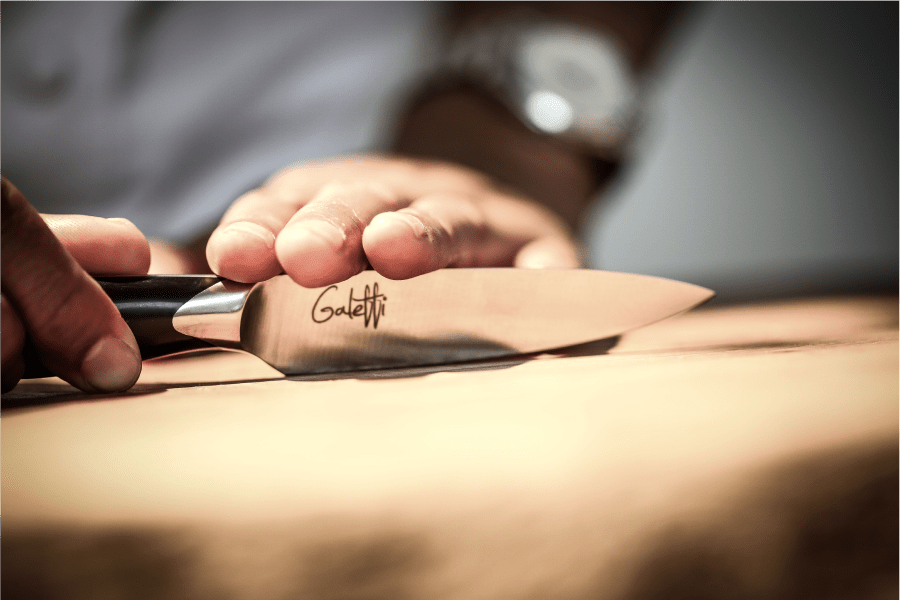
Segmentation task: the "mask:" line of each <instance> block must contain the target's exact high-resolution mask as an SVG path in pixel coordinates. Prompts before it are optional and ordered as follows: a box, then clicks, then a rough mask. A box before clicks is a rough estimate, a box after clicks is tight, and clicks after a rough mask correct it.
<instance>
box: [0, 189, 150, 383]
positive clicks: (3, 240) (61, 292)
mask: <svg viewBox="0 0 900 600" xmlns="http://www.w3.org/2000/svg"><path fill="white" fill-rule="evenodd" d="M0 225H2V231H0V272H2V277H3V279H2V288H3V295H4V296H5V297H6V298H7V299H8V300H9V302H10V304H12V306H13V308H14V310H15V311H16V312H17V314H18V316H19V318H20V319H21V321H22V324H23V325H24V328H25V333H26V335H27V336H28V337H29V338H30V340H31V343H32V344H33V345H34V347H35V348H36V349H37V351H38V352H39V354H40V358H41V360H42V362H43V363H44V365H45V366H46V367H47V368H49V369H50V370H51V371H52V372H53V373H55V374H56V375H59V376H60V377H61V378H63V379H65V380H66V381H68V382H69V383H71V384H73V385H75V386H77V387H78V388H81V389H82V390H85V391H91V392H94V391H97V392H109V391H118V390H124V389H127V388H129V387H131V386H132V385H134V382H135V381H136V380H137V378H138V375H140V371H141V358H140V352H139V351H138V347H137V343H136V342H135V339H134V336H133V335H132V333H131V330H130V329H129V328H128V325H126V323H125V321H124V320H122V317H121V316H120V315H119V312H118V310H117V309H116V307H115V305H114V304H113V303H112V300H110V299H109V297H108V296H107V295H106V294H104V293H103V291H102V290H101V289H100V286H99V285H98V284H97V282H96V281H94V280H93V279H92V278H91V277H90V276H89V275H88V274H87V273H86V272H85V271H84V269H82V268H81V266H79V264H78V263H77V262H76V261H75V259H74V258H72V256H71V255H70V254H69V253H68V252H67V251H66V250H65V248H63V246H62V244H61V243H60V241H59V240H58V239H57V238H56V236H54V235H53V233H52V232H51V231H50V229H49V228H48V227H47V225H46V224H45V223H44V221H43V220H42V219H41V217H40V215H38V213H37V212H36V211H35V210H34V208H32V207H31V205H30V204H28V202H27V201H26V200H25V197H24V196H23V195H22V194H21V193H20V192H19V190H17V189H16V188H15V186H13V185H12V184H11V183H10V182H9V181H8V180H7V179H6V178H2V221H0Z"/></svg>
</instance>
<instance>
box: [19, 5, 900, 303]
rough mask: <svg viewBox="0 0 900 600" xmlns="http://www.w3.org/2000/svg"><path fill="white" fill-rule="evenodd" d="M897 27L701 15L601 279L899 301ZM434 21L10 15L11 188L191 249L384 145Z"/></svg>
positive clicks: (270, 12) (621, 190)
mask: <svg viewBox="0 0 900 600" xmlns="http://www.w3.org/2000/svg"><path fill="white" fill-rule="evenodd" d="M897 6H898V5H897V4H896V3H827V4H819V3H714V4H713V3H710V4H699V5H695V6H694V7H693V8H691V9H690V10H688V11H686V13H687V14H686V15H685V16H684V18H683V20H682V21H681V22H680V24H679V25H678V27H677V28H676V31H674V32H673V35H672V36H671V38H670V44H669V51H668V52H664V53H663V60H661V61H660V63H659V64H658V65H657V72H658V77H657V78H655V79H654V82H653V85H652V87H651V89H650V93H649V104H648V106H647V110H646V114H647V122H646V124H645V127H644V131H643V135H642V136H641V139H640V143H639V145H638V148H639V152H638V153H637V159H636V161H634V162H633V163H632V164H630V165H629V166H628V168H627V169H626V170H625V172H624V173H623V174H622V176H621V177H620V178H619V179H617V180H616V182H615V183H614V184H613V187H612V189H610V190H608V193H607V194H605V195H604V197H603V200H602V201H600V202H597V203H596V206H594V207H593V211H592V213H591V215H590V218H589V219H588V221H587V225H586V227H585V231H584V234H585V236H586V238H587V239H588V242H589V253H590V259H591V265H592V266H594V267H597V268H604V269H610V270H618V271H627V272H634V273H643V274H649V275H658V276H663V277H670V278H675V279H682V280H686V281H691V282H695V283H698V284H701V285H705V286H708V287H711V288H713V289H715V290H716V291H717V292H718V294H719V300H720V301H721V300H728V299H752V298H763V297H770V296H773V295H795V294H821V293H831V292H846V291H851V292H852V291H862V292H870V291H892V292H896V289H897V276H898V238H897V235H898V233H897V232H898V170H897V169H898V105H897V97H898V91H897V90H898V80H897V73H898V63H897V47H898V34H897V31H898V30H897V16H898V8H897ZM442 8H446V5H442V4H440V3H386V4H378V3H360V4H357V3H348V4H345V5H342V6H339V7H335V6H332V5H329V3H324V4H319V3H308V4H304V5H303V6H298V5H290V3H273V4H269V5H266V10H265V11H261V10H259V7H258V6H255V5H253V4H252V3H250V4H243V3H229V5H228V9H227V10H223V7H214V6H213V7H209V6H205V5H196V4H195V5H190V4H188V5H166V6H163V5H155V4H143V5H139V6H138V7H137V8H135V5H132V4H130V3H98V4H94V3H72V4H69V3H51V4H38V5H35V4H30V3H12V4H9V5H4V37H3V57H4V58H3V69H2V74H3V85H2V91H3V98H2V102H3V106H4V115H5V116H6V117H7V118H6V119H4V122H3V157H4V160H3V170H4V175H6V176H7V177H8V178H9V179H11V180H12V181H13V182H14V183H16V185H17V186H19V188H20V189H22V191H23V192H24V193H25V195H26V197H28V198H29V199H30V200H31V201H32V203H34V204H35V206H36V207H37V208H38V209H39V210H42V211H43V212H50V213H54V212H57V213H67V212H87V213H88V214H97V215H100V216H125V217H127V218H129V219H131V220H132V221H134V222H135V223H136V224H137V225H138V226H139V227H140V228H141V229H142V230H143V231H144V232H145V233H147V234H148V235H150V236H155V237H160V238H164V239H169V240H174V241H186V240H190V239H193V237H195V236H197V235H198V233H200V231H201V230H203V229H204V228H209V227H211V226H212V225H213V224H214V223H216V222H217V221H218V219H219V217H220V216H221V214H222V212H223V211H224V210H225V208H227V206H228V205H229V204H230V203H231V201H232V200H233V199H234V198H236V197H237V196H238V195H240V194H241V193H242V192H243V191H245V190H247V189H250V188H252V187H254V186H256V185H259V184H260V183H261V182H262V181H264V180H265V178H267V177H268V176H269V175H271V174H272V173H273V172H275V171H276V170H278V169H281V168H282V167H284V166H285V165H287V164H290V163H292V162H294V161H296V160H298V159H299V160H315V159H321V158H331V157H334V156H340V155H342V154H346V153H348V152H357V151H360V150H364V149H371V148H372V147H373V143H374V145H375V146H374V147H376V148H377V147H379V145H383V144H384V139H383V138H384V137H385V135H386V134H387V131H386V127H385V124H386V123H388V122H389V121H390V117H391V115H390V113H391V110H392V109H393V108H396V104H397V98H398V94H399V93H400V92H399V91H400V90H403V89H404V86H406V85H408V84H409V81H410V80H415V77H416V75H417V73H418V70H419V69H423V68H424V67H425V65H424V64H420V63H423V62H425V61H423V60H422V55H424V54H428V50H429V49H431V51H432V52H433V51H434V47H435V43H434V40H435V38H434V35H433V30H432V28H433V27H434V25H435V19H436V17H437V16H438V15H437V13H438V12H439V11H440V10H441V9H442ZM210 21H215V26H214V27H212V26H208V25H209V23H210ZM202 24H206V25H202ZM201 26H208V27H207V29H208V30H209V31H206V32H204V35H205V37H204V43H203V44H202V47H201V48H198V47H197V40H198V36H197V35H196V28H197V27H201ZM254 31H267V32H268V34H269V36H270V42H269V43H267V44H260V43H259V42H258V39H257V37H256V36H255V34H254V33H253V32H254ZM129 36H130V37H129ZM206 38H209V39H206ZM122 39H129V40H131V42H130V45H129V46H128V48H130V50H129V53H123V52H122V50H121V48H122ZM326 47H327V48H328V50H327V51H328V52H330V53H331V54H329V56H330V58H331V59H332V60H331V62H329V61H323V60H322V56H323V53H324V52H326V50H325V49H324V48H326ZM361 57H362V58H361ZM254 61H255V62H254ZM259 65H266V68H262V67H260V66H259ZM334 65H338V66H339V67H340V68H334ZM236 69H237V71H235V70H236ZM132 72H140V73H143V75H142V78H139V79H134V78H133V77H132V75H131V74H132ZM235 72H238V73H240V78H235V75H234V73H235ZM122 73H124V74H125V75H126V76H124V77H123V76H122ZM272 73H276V74H277V77H274V76H272ZM200 75H202V76H200ZM117 77H118V78H117ZM92 78H93V79H92ZM104 78H108V81H107V79H104ZM96 81H100V82H101V83H105V84H106V86H107V88H109V91H108V93H105V95H104V94H99V93H98V92H96V91H95V83H96ZM101 89H102V88H101ZM392 107H393V108H392ZM185 166H188V167H189V168H184V167H185ZM173 174H174V175H173ZM72 186H77V189H78V191H79V194H78V195H77V197H73V194H71V193H70V189H71V187H72ZM80 199H90V200H91V205H90V206H89V207H87V208H85V207H79V206H73V202H76V201H77V200H80Z"/></svg>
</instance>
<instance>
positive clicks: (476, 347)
mask: <svg viewBox="0 0 900 600" xmlns="http://www.w3.org/2000/svg"><path fill="white" fill-rule="evenodd" d="M712 296H713V292H711V291H710V290H707V289H705V288H701V287H698V286H695V285H690V284H686V283H681V282H677V281H671V280H666V279H659V278H654V277H645V276H639V275H629V274H624V273H612V272H606V271H596V270H556V271H553V270H525V269H445V270H441V271H437V272H434V273H430V274H427V275H423V276H421V277H416V278H414V279H409V280H405V281H393V280H389V279H386V278H384V277H382V276H381V275H379V274H378V273H376V272H374V271H366V272H363V273H361V274H359V275H357V276H355V277H353V278H351V279H349V280H347V281H345V282H343V283H340V284H337V285H332V286H328V287H325V288H319V289H306V288H303V287H300V286H298V285H296V284H295V283H294V282H293V281H291V280H290V279H289V278H288V277H287V276H279V277H275V278H273V279H271V280H269V281H266V282H264V283H261V284H257V285H256V286H255V287H253V289H252V290H251V291H250V293H249V295H248V296H247V300H246V303H245V306H244V308H243V315H242V317H241V324H240V345H241V347H242V348H243V349H245V350H247V351H248V352H251V353H253V354H255V355H257V356H259V357H260V358H262V359H263V360H264V361H266V362H267V363H269V364H270V365H272V366H273V367H275V368H277V369H278V370H280V371H282V372H284V373H288V374H300V373H321V372H334V371H350V370H362V369H377V368H389V367H404V366H415V365H433V364H442V363H450V362H460V361H468V360H474V359H480V358H487V357H496V356H504V355H511V354H523V353H530V352H537V351H540V350H548V349H553V348H560V347H564V346H570V345H574V344H579V343H583V342H588V341H592V340H597V339H602V338H606V337H610V336H614V335H618V334H620V333H623V332H625V331H628V330H629V329H634V328H636V327H641V326H643V325H647V324H649V323H653V322H654V321H658V320H660V319H664V318H666V317H670V316H672V315H674V314H677V313H679V312H682V311H685V310H688V309H690V308H692V307H694V306H696V305H698V304H700V303H702V302H705V301H706V300H708V299H709V298H711V297H712Z"/></svg>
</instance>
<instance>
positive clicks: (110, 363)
mask: <svg viewBox="0 0 900 600" xmlns="http://www.w3.org/2000/svg"><path fill="white" fill-rule="evenodd" d="M81 374H82V375H83V376H84V378H85V380H86V381H87V382H88V384H89V385H91V386H92V387H94V388H96V389H97V390H98V391H101V392H117V391H122V390H127V389H128V388H130V387H131V386H132V385H134V383H135V382H136V381H137V379H138V377H139V376H140V374H141V357H140V355H139V354H137V353H136V352H135V350H134V348H132V347H131V345H129V344H127V343H126V342H125V341H124V340H121V339H119V338H116V337H112V336H109V337H105V338H101V339H100V340H99V341H97V342H96V343H95V344H94V345H93V346H92V347H91V349H90V350H88V353H87V354H86V355H85V357H84V360H83V361H82V363H81Z"/></svg>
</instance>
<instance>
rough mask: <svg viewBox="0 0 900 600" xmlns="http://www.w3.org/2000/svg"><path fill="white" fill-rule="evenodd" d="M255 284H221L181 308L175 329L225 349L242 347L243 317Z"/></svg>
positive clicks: (174, 322) (177, 315) (173, 325)
mask: <svg viewBox="0 0 900 600" xmlns="http://www.w3.org/2000/svg"><path fill="white" fill-rule="evenodd" d="M254 285H255V284H244V283H235V282H233V281H220V282H218V283H216V284H214V285H212V286H210V287H208V288H206V289H205V290H203V291H202V292H200V293H199V294H197V295H196V296H194V297H193V298H191V299H190V300H188V301H187V302H186V303H184V304H183V305H182V307H181V308H179V309H178V311H177V312H176V313H175V316H174V317H172V327H174V328H175V331H178V332H179V333H183V334H184V335H189V336H191V337H195V338H200V339H202V340H206V341H208V342H211V343H213V344H215V345H217V346H221V347H223V348H240V347H241V315H242V313H243V311H244V304H245V303H246V301H247V296H248V295H249V293H250V290H252V289H253V287H254Z"/></svg>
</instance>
